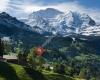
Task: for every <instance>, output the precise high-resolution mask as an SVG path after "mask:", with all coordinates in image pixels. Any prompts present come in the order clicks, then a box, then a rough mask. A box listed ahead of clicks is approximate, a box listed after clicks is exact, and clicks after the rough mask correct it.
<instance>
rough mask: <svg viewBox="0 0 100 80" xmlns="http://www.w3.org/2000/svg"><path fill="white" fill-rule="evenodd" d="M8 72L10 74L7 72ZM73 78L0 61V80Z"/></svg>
mask: <svg viewBox="0 0 100 80" xmlns="http://www.w3.org/2000/svg"><path fill="white" fill-rule="evenodd" d="M9 73H10V74H9ZM55 78H57V79H58V80H61V79H63V80H73V79H72V78H70V77H67V76H63V75H60V74H56V73H49V72H48V73H45V72H44V73H41V72H38V71H35V70H33V69H31V68H27V67H23V66H21V65H16V64H10V63H5V62H1V61H0V80H55Z"/></svg>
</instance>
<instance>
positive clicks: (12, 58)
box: [3, 55, 18, 63]
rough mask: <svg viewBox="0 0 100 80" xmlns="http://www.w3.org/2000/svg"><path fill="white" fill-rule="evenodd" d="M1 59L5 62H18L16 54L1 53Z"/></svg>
mask: <svg viewBox="0 0 100 80" xmlns="http://www.w3.org/2000/svg"><path fill="white" fill-rule="evenodd" d="M3 59H4V60H5V61H6V62H11V63H18V58H17V55H3Z"/></svg>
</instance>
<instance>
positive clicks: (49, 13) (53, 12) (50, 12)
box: [29, 8, 63, 19]
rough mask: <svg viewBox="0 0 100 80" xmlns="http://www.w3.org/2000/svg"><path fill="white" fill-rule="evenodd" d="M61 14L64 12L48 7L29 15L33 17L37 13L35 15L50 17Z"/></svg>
mask: <svg viewBox="0 0 100 80" xmlns="http://www.w3.org/2000/svg"><path fill="white" fill-rule="evenodd" d="M60 14H63V12H61V11H59V10H57V9H54V8H47V9H45V10H39V11H36V12H33V13H32V14H31V15H30V16H29V17H30V18H31V17H32V16H34V15H35V16H40V17H42V18H46V19H49V18H54V17H56V16H57V15H60Z"/></svg>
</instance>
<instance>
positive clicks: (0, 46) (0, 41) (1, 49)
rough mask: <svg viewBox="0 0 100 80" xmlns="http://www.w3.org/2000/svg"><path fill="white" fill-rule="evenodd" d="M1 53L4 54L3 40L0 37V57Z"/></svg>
mask: <svg viewBox="0 0 100 80" xmlns="http://www.w3.org/2000/svg"><path fill="white" fill-rule="evenodd" d="M3 54H4V47H3V41H2V40H1V38H0V57H2V58H3Z"/></svg>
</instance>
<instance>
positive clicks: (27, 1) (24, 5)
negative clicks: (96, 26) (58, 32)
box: [0, 0, 100, 21]
mask: <svg viewBox="0 0 100 80" xmlns="http://www.w3.org/2000/svg"><path fill="white" fill-rule="evenodd" d="M46 8H55V9H58V10H60V11H63V12H67V11H68V10H72V11H78V12H81V13H87V14H89V15H90V16H91V17H92V18H93V19H95V20H97V21H100V0H0V11H1V12H3V11H5V12H8V13H9V14H10V15H12V16H15V17H18V18H20V17H24V16H27V15H28V14H30V13H32V12H33V11H38V10H40V9H46Z"/></svg>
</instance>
